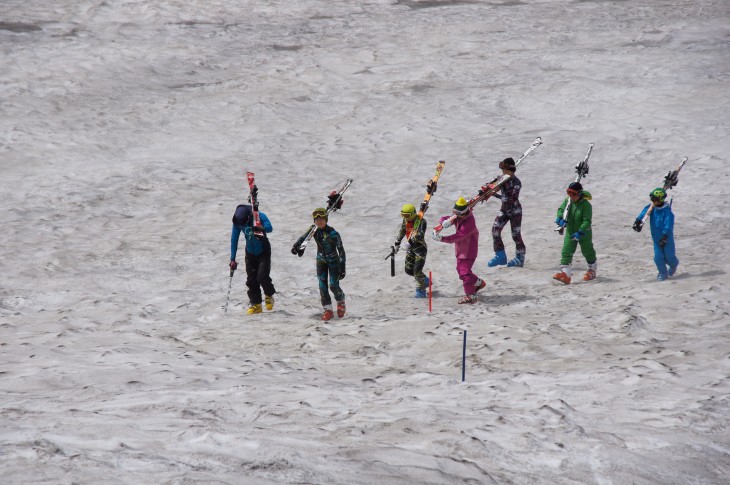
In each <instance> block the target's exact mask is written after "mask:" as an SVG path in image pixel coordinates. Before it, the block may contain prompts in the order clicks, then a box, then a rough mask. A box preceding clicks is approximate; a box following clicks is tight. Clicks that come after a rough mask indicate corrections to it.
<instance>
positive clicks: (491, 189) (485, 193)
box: [433, 136, 542, 236]
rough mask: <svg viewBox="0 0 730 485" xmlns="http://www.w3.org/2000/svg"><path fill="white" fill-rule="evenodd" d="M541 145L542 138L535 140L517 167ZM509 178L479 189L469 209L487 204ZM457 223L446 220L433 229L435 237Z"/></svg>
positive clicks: (450, 219)
mask: <svg viewBox="0 0 730 485" xmlns="http://www.w3.org/2000/svg"><path fill="white" fill-rule="evenodd" d="M540 145H542V138H540V137H539V136H538V137H537V138H535V141H533V142H532V145H530V147H529V148H528V149H527V150H525V152H524V153H523V154H522V156H521V157H520V158H519V159H518V160H517V161H516V162H515V167H518V166H519V165H520V163H522V161H523V160H525V158H527V157H528V156H529V155H530V154H531V153H532V152H533V151H535V149H536V148H537V147H539V146H540ZM509 178H510V176H509V175H507V174H502V175H500V176H498V177H496V178H494V179H493V180H492V181H491V182H489V183H488V184H486V185H484V186H482V187H481V188H480V189H479V192H478V193H477V195H475V196H474V197H472V198H471V199H470V200H469V202H467V206H468V207H469V209H472V208H474V206H475V205H477V204H478V203H480V202H485V201H486V200H488V199H489V198H490V197H491V196H493V195H494V194H496V193H497V192H499V188H500V187H501V186H502V184H504V183H505V182H506V181H507V180H509ZM455 221H456V216H455V215H452V216H451V217H449V218H448V219H446V220H445V221H444V222H442V223H441V224H439V225H437V226H436V227H434V228H433V235H434V236H436V235H438V234H439V233H440V232H441V231H443V230H444V229H446V228H447V227H451V226H453V225H454V222H455Z"/></svg>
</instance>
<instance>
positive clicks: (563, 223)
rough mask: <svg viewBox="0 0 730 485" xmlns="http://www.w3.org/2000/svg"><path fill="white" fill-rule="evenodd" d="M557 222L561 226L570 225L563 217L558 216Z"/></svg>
mask: <svg viewBox="0 0 730 485" xmlns="http://www.w3.org/2000/svg"><path fill="white" fill-rule="evenodd" d="M555 224H557V225H559V226H560V227H565V226H567V225H568V223H567V222H566V221H565V219H563V218H562V217H556V218H555Z"/></svg>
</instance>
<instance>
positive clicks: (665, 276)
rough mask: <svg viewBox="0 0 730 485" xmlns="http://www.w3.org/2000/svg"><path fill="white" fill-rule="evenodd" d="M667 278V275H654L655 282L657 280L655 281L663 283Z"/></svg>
mask: <svg viewBox="0 0 730 485" xmlns="http://www.w3.org/2000/svg"><path fill="white" fill-rule="evenodd" d="M668 277H669V276H668V275H667V273H659V274H658V275H656V280H657V281H664V280H666V279H667V278H668Z"/></svg>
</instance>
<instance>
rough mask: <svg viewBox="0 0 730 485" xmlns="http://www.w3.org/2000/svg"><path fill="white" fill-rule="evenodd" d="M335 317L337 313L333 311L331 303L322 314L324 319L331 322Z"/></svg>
mask: <svg viewBox="0 0 730 485" xmlns="http://www.w3.org/2000/svg"><path fill="white" fill-rule="evenodd" d="M334 317H335V313H334V312H333V311H332V307H331V306H330V305H328V306H326V307H324V313H323V314H322V320H324V321H325V322H329V321H330V320H332V319H333V318H334Z"/></svg>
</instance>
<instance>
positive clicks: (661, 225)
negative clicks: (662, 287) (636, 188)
mask: <svg viewBox="0 0 730 485" xmlns="http://www.w3.org/2000/svg"><path fill="white" fill-rule="evenodd" d="M649 198H650V199H651V204H649V205H647V206H646V207H644V209H643V210H642V211H641V213H639V215H638V216H637V217H636V221H637V222H636V223H634V227H635V228H636V227H637V226H638V225H639V224H640V223H641V220H642V219H643V218H644V215H646V212H647V211H648V210H649V207H651V206H654V208H653V209H652V210H651V214H649V225H650V227H651V238H652V240H653V241H654V264H656V267H657V270H659V274H658V275H657V277H656V279H657V280H659V281H664V280H666V279H667V278H668V277H669V276H673V275H674V273H675V272H676V271H677V266H679V259H677V255H676V254H675V250H674V213H673V212H672V206H671V204H666V203H665V202H664V201H665V199H666V198H667V192H666V191H665V190H664V189H663V188H661V187H658V188H656V189H654V190H652V191H651V193H650V194H649Z"/></svg>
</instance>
